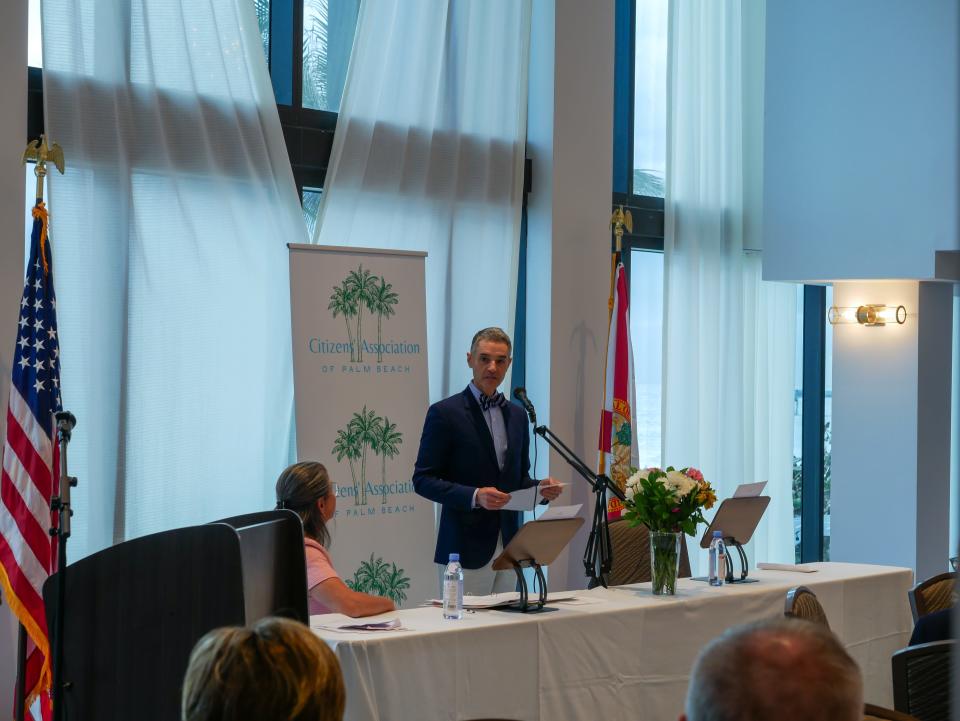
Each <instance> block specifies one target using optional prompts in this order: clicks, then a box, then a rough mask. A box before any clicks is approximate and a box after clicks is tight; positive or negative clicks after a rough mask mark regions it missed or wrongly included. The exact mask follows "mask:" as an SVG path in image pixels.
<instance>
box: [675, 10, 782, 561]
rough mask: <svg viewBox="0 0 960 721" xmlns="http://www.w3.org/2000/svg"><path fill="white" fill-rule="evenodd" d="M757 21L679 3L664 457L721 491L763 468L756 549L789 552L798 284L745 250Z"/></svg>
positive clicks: (756, 96)
mask: <svg viewBox="0 0 960 721" xmlns="http://www.w3.org/2000/svg"><path fill="white" fill-rule="evenodd" d="M762 29H763V23H762V16H760V17H759V18H758V17H757V16H755V15H753V14H747V15H745V14H744V13H743V12H742V9H741V4H740V2H739V0H684V1H683V2H674V3H671V7H670V38H669V43H670V60H669V78H668V97H669V99H668V106H669V121H668V124H667V125H668V128H669V130H668V138H667V182H666V201H665V209H666V228H665V246H664V247H665V259H664V261H665V271H664V273H665V283H666V290H665V295H666V302H665V310H664V356H663V373H664V406H663V448H664V455H663V462H664V463H665V464H673V465H677V466H680V465H695V466H697V467H699V468H702V469H703V471H704V473H705V474H706V476H707V478H709V479H710V480H711V481H713V482H714V483H715V484H716V485H717V487H718V495H719V496H720V498H724V497H728V496H730V495H731V494H732V493H733V491H734V489H735V488H736V486H737V485H738V484H739V483H743V482H753V481H760V480H766V481H768V482H769V484H768V486H767V493H768V494H769V495H770V496H771V497H772V499H773V500H772V501H771V504H770V507H769V508H768V509H767V513H766V516H765V518H764V521H763V522H762V524H761V527H760V529H759V531H758V533H757V534H756V536H755V537H754V539H755V540H754V542H753V549H751V561H756V560H772V561H792V560H793V537H792V501H791V498H792V496H791V483H792V462H793V454H792V437H793V387H794V385H793V381H794V353H795V343H796V340H795V332H796V330H795V325H796V323H795V313H796V310H795V303H796V300H795V298H796V291H795V288H794V287H793V286H789V285H783V284H773V283H765V282H763V281H762V280H761V268H760V258H759V255H758V254H756V253H748V252H745V248H747V247H751V246H752V247H756V245H755V243H754V242H753V241H754V240H755V238H754V236H753V234H754V233H755V232H756V229H757V228H758V227H759V223H758V222H757V221H758V219H757V218H756V216H755V214H754V212H752V209H754V208H755V207H756V206H757V204H756V203H752V202H748V200H745V198H747V199H749V198H751V197H752V189H754V188H756V187H758V185H759V183H758V178H757V177H756V174H757V172H758V168H757V167H756V165H755V164H754V163H753V162H752V160H753V159H756V158H758V157H759V153H758V152H757V149H758V148H759V147H760V145H759V144H760V143H761V142H762V139H761V138H760V137H758V135H757V134H755V133H749V132H745V128H755V127H757V126H760V125H762V123H759V122H757V117H758V116H756V115H755V114H756V113H759V112H761V109H762V77H760V78H759V81H758V79H757V75H756V73H755V72H754V68H752V67H749V66H748V65H747V63H746V61H745V60H744V58H750V59H751V60H753V61H755V60H756V59H757V58H758V57H759V58H760V59H761V62H762V57H763V52H762V47H763V33H762ZM745 159H746V160H745ZM698 561H699V559H698V558H697V555H696V554H694V555H692V556H691V562H692V563H693V564H694V572H695V573H697V572H698V571H697V565H698ZM701 570H702V569H701Z"/></svg>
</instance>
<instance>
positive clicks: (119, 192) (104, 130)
mask: <svg viewBox="0 0 960 721" xmlns="http://www.w3.org/2000/svg"><path fill="white" fill-rule="evenodd" d="M43 45H44V58H43V60H44V69H43V75H44V91H45V96H44V97H45V107H46V113H47V123H46V127H47V130H48V132H49V133H50V135H51V136H52V138H53V139H54V140H56V141H57V142H59V143H60V144H61V145H62V146H63V148H64V153H65V156H66V163H67V172H66V175H65V176H64V177H63V178H59V177H57V178H53V179H52V180H51V183H50V186H51V187H50V210H51V224H52V233H53V239H54V243H55V245H56V274H57V296H58V299H59V304H58V313H59V322H60V333H61V348H62V354H63V378H62V383H63V400H64V405H65V407H66V408H68V409H70V410H71V411H73V412H74V413H75V414H76V416H77V419H78V424H77V428H76V431H75V432H74V434H73V442H72V445H71V449H70V455H69V459H70V467H71V471H72V473H73V474H75V475H77V476H78V477H79V480H80V485H79V487H78V489H77V491H76V492H75V495H74V498H73V500H74V508H75V509H76V516H75V518H74V524H73V537H72V539H71V543H70V550H69V554H70V558H71V559H73V560H75V559H77V558H79V557H82V556H84V555H86V554H87V553H90V552H93V551H96V550H99V549H101V548H104V547H106V546H109V545H111V544H112V543H115V542H118V541H121V540H124V539H126V538H130V537H134V536H139V535H142V534H145V533H149V532H153V531H158V530H162V529H166V528H171V527H178V526H183V525H189V524H192V523H202V522H206V521H210V520H213V519H216V518H218V517H223V516H227V515H231V514H234V513H238V512H245V511H253V510H260V509H264V508H269V507H272V505H273V493H272V484H273V480H274V479H275V478H276V476H277V474H278V473H279V471H280V470H282V468H283V467H284V466H285V465H286V464H287V463H288V461H289V459H290V457H291V445H292V444H291V435H292V431H291V428H292V397H293V390H292V377H291V376H292V372H291V360H290V353H291V349H290V315H289V290H288V280H287V278H288V273H287V251H286V247H285V244H286V243H288V242H305V240H306V230H305V226H304V223H303V219H302V217H301V215H300V208H299V203H298V200H297V195H296V188H295V186H294V182H293V177H292V173H291V170H290V164H289V161H288V159H287V154H286V149H285V146H284V144H283V136H282V133H281V129H280V124H279V119H278V116H277V110H276V105H275V104H274V99H273V92H272V89H271V86H270V81H269V78H268V75H267V68H266V62H265V59H264V56H263V47H262V45H261V41H260V37H259V33H258V29H257V23H256V18H255V15H254V3H253V2H251V1H250V0H199V1H198V2H191V3H179V2H177V3H173V2H168V0H132V1H131V0H44V3H43Z"/></svg>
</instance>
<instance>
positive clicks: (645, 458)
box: [627, 250, 663, 468]
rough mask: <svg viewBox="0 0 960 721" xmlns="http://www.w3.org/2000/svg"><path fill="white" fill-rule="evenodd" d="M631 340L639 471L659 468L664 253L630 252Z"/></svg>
mask: <svg viewBox="0 0 960 721" xmlns="http://www.w3.org/2000/svg"><path fill="white" fill-rule="evenodd" d="M630 270H631V272H630V275H629V276H627V277H628V280H629V281H630V297H631V298H643V301H644V302H642V303H632V304H631V306H630V340H631V343H632V345H633V349H632V350H633V376H634V386H635V389H636V394H637V399H636V404H637V409H636V413H635V414H634V416H635V418H636V427H637V457H638V460H639V462H640V466H641V467H644V468H645V467H648V466H659V465H660V460H661V459H660V435H661V434H660V399H661V382H660V381H661V370H662V368H661V366H662V358H663V354H662V352H661V351H662V338H663V253H657V252H652V251H648V250H632V251H630Z"/></svg>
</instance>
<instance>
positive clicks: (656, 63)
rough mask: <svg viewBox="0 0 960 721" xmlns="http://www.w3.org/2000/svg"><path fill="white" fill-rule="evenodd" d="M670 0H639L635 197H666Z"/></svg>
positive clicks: (637, 13)
mask: <svg viewBox="0 0 960 721" xmlns="http://www.w3.org/2000/svg"><path fill="white" fill-rule="evenodd" d="M667 10H668V3H667V0H637V5H636V24H635V33H636V50H635V52H634V83H633V168H632V181H633V195H640V196H645V197H651V198H662V197H663V181H664V176H665V172H666V165H667V156H666V151H667Z"/></svg>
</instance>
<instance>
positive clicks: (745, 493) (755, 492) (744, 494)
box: [733, 481, 767, 498]
mask: <svg viewBox="0 0 960 721" xmlns="http://www.w3.org/2000/svg"><path fill="white" fill-rule="evenodd" d="M766 485H767V482H766V481H760V482H759V483H741V484H740V485H739V486H737V490H736V491H734V492H733V497H734V498H753V497H754V496H759V495H760V494H761V493H763V489H764V487H765V486H766Z"/></svg>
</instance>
